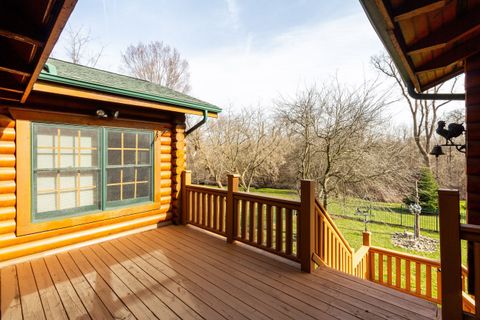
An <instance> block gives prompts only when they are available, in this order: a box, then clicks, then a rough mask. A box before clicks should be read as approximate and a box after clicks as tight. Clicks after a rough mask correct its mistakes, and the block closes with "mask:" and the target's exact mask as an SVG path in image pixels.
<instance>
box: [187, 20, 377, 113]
mask: <svg viewBox="0 0 480 320" xmlns="http://www.w3.org/2000/svg"><path fill="white" fill-rule="evenodd" d="M252 39H253V40H252ZM381 48H382V47H381V44H380V41H379V40H378V38H377V36H376V34H375V32H374V31H373V29H372V27H371V26H370V24H369V23H368V20H367V19H366V17H365V15H364V14H363V12H361V13H358V14H355V15H351V16H346V17H343V18H340V19H336V20H334V21H330V22H327V23H319V24H315V25H310V26H302V27H299V28H295V29H293V30H290V31H288V32H286V33H283V34H279V35H278V36H276V37H274V38H273V39H272V40H270V41H269V42H268V43H266V44H265V43H263V44H262V45H261V46H259V45H255V41H254V38H252V36H249V37H247V39H246V40H244V41H243V43H239V44H238V45H236V46H231V47H224V48H213V49H212V50H210V51H207V52H206V53H204V54H203V55H201V56H196V57H195V56H194V57H190V59H189V61H190V66H191V73H192V87H193V90H194V91H193V94H194V95H196V96H198V97H199V98H201V99H204V100H207V101H209V102H212V103H216V104H218V105H220V106H226V105H233V106H236V107H241V106H249V105H257V104H258V103H264V104H267V105H268V104H269V103H270V102H271V101H272V100H273V99H275V98H278V96H279V95H283V96H288V95H291V94H294V93H295V91H296V90H297V88H299V87H303V86H305V85H310V84H312V83H321V82H323V81H325V80H327V79H328V78H330V77H331V76H332V75H334V74H338V77H339V78H340V80H342V81H344V82H348V83H350V84H359V83H360V82H363V81H364V79H365V77H367V78H368V77H373V75H372V73H371V72H370V71H369V70H370V66H369V60H370V56H371V55H372V54H376V53H377V52H379V51H380V50H381Z"/></svg>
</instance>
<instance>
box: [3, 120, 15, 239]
mask: <svg viewBox="0 0 480 320" xmlns="http://www.w3.org/2000/svg"><path fill="white" fill-rule="evenodd" d="M15 162H16V158H15V121H14V120H12V119H10V118H9V117H7V116H5V115H1V114H0V237H1V238H5V237H7V238H8V237H15V230H16V223H15V217H16V195H15V190H16V182H15V177H16V172H15Z"/></svg>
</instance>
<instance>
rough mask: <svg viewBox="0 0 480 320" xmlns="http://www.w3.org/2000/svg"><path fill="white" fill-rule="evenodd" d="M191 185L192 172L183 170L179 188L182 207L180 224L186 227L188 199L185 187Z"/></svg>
mask: <svg viewBox="0 0 480 320" xmlns="http://www.w3.org/2000/svg"><path fill="white" fill-rule="evenodd" d="M191 183H192V171H190V170H185V171H183V172H182V186H181V192H182V194H181V196H182V207H181V224H183V225H186V224H187V223H188V212H187V210H189V207H188V197H187V186H188V185H190V184H191Z"/></svg>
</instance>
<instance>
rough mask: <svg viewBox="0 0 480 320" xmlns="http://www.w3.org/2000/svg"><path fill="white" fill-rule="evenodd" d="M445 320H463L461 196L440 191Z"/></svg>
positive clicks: (443, 317)
mask: <svg viewBox="0 0 480 320" xmlns="http://www.w3.org/2000/svg"><path fill="white" fill-rule="evenodd" d="M438 204H439V218H440V262H441V279H442V293H441V296H442V319H462V317H463V306H462V280H461V279H462V267H461V266H462V259H461V249H460V196H459V193H458V191H455V190H439V191H438Z"/></svg>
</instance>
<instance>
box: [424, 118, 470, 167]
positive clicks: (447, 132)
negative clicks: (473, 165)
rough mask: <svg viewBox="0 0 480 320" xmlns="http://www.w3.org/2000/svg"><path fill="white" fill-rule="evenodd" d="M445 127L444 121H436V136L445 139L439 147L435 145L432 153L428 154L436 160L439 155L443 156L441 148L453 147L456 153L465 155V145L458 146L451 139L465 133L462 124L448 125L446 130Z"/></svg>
mask: <svg viewBox="0 0 480 320" xmlns="http://www.w3.org/2000/svg"><path fill="white" fill-rule="evenodd" d="M445 127H446V122H445V121H438V126H437V130H436V132H437V134H438V135H440V136H442V137H444V138H445V143H444V144H441V145H438V144H437V145H436V146H434V147H433V149H432V151H431V152H430V154H431V155H433V156H435V157H436V158H438V157H439V156H441V155H444V154H445V153H443V150H442V147H454V148H455V149H457V151H460V152H462V153H465V149H466V145H465V144H458V143H455V142H454V141H453V139H455V138H458V137H459V136H461V135H462V134H463V133H464V132H465V127H464V126H463V124H458V123H450V124H449V125H448V127H447V128H448V129H446V128H445Z"/></svg>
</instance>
